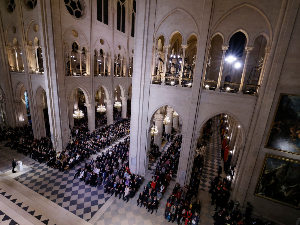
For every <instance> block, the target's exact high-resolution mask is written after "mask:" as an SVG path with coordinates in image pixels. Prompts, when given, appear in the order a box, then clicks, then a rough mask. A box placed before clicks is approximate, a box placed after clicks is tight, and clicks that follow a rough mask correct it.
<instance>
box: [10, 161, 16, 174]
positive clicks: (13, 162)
mask: <svg viewBox="0 0 300 225" xmlns="http://www.w3.org/2000/svg"><path fill="white" fill-rule="evenodd" d="M11 164H12V172H13V173H16V172H17V171H15V168H16V166H17V163H16V160H15V159H13V161H12V162H11Z"/></svg>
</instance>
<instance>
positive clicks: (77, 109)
mask: <svg viewBox="0 0 300 225" xmlns="http://www.w3.org/2000/svg"><path fill="white" fill-rule="evenodd" d="M86 101H87V100H86V95H85V93H84V92H83V91H82V90H81V89H80V88H76V89H74V90H73V92H72V93H71V96H70V100H69V123H70V129H72V128H73V127H74V126H80V125H83V124H84V125H85V126H86V127H87V126H88V117H87V113H88V112H87V107H86V106H85V103H86Z"/></svg>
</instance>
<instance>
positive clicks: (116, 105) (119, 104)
mask: <svg viewBox="0 0 300 225" xmlns="http://www.w3.org/2000/svg"><path fill="white" fill-rule="evenodd" d="M114 107H115V108H117V109H118V108H121V107H122V104H121V102H118V101H117V102H115V104H114Z"/></svg>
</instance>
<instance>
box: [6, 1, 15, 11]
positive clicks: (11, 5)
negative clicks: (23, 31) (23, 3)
mask: <svg viewBox="0 0 300 225" xmlns="http://www.w3.org/2000/svg"><path fill="white" fill-rule="evenodd" d="M4 3H5V6H6V10H7V11H8V12H9V13H12V12H13V11H14V10H15V9H16V2H15V0H5V2H4Z"/></svg>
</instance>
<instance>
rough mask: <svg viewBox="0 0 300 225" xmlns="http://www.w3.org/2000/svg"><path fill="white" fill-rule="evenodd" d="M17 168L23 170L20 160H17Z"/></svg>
mask: <svg viewBox="0 0 300 225" xmlns="http://www.w3.org/2000/svg"><path fill="white" fill-rule="evenodd" d="M17 170H18V171H23V165H22V161H17Z"/></svg>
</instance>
